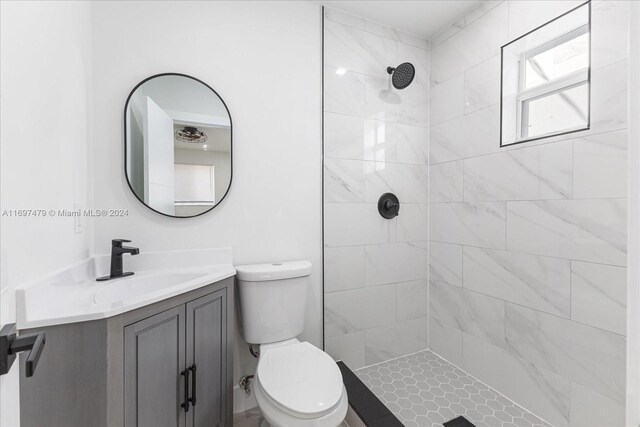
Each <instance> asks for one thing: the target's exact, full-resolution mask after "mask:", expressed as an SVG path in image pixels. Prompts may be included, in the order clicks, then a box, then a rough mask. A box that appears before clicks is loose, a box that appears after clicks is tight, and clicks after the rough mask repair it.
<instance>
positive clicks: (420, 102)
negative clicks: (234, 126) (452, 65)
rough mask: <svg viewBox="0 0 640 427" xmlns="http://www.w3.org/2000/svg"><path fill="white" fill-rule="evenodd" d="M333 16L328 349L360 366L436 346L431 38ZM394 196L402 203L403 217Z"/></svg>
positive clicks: (328, 75)
mask: <svg viewBox="0 0 640 427" xmlns="http://www.w3.org/2000/svg"><path fill="white" fill-rule="evenodd" d="M324 18H325V19H324V43H325V44H324V67H325V73H324V76H325V80H324V245H325V249H324V280H325V288H324V290H325V316H324V318H325V349H326V351H327V352H328V353H329V354H331V355H332V356H333V357H334V358H336V359H342V360H343V361H345V363H346V364H347V365H348V366H349V367H350V368H351V369H356V368H360V367H362V366H365V365H370V364H373V363H378V362H381V361H384V360H387V359H390V358H394V357H398V356H402V355H405V354H408V353H413V352H416V351H419V350H423V349H426V348H427V346H428V332H429V328H428V309H429V303H428V294H429V282H428V274H429V262H428V240H429V239H428V232H429V228H428V207H429V205H428V202H429V200H428V197H429V181H428V168H429V164H428V156H429V150H428V138H429V129H428V125H429V85H430V78H429V43H428V42H427V41H426V40H421V39H419V38H417V37H414V36H411V35H409V34H406V33H403V32H401V31H397V30H395V29H393V28H389V27H384V26H381V25H378V24H375V23H372V22H369V21H366V20H364V19H361V18H359V17H357V16H353V15H348V14H345V13H342V12H339V11H336V10H333V9H330V8H325V17H324ZM402 62H411V63H412V64H413V65H414V66H415V67H416V76H415V79H414V81H413V83H412V84H411V86H409V87H408V88H406V89H404V90H401V91H398V90H396V89H393V87H392V86H391V85H390V81H389V75H388V74H387V72H386V69H387V67H388V66H394V67H395V66H397V65H398V64H400V63H402ZM442 181H443V180H441V182H442ZM443 185H445V186H446V181H445V182H443ZM445 191H446V189H445V188H443V192H445ZM386 192H392V193H395V194H396V195H397V196H398V198H399V200H400V202H401V204H402V205H401V208H400V215H399V216H398V217H396V218H394V219H391V220H388V219H384V218H382V217H381V216H380V214H379V213H378V210H377V202H378V198H379V197H380V196H381V195H382V194H383V193H386ZM501 212H502V214H504V209H502V210H501ZM503 244H504V241H503ZM588 298H589V294H588V291H586V290H585V299H586V300H588ZM503 338H504V337H503Z"/></svg>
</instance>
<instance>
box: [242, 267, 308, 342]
mask: <svg viewBox="0 0 640 427" xmlns="http://www.w3.org/2000/svg"><path fill="white" fill-rule="evenodd" d="M310 274H311V262H309V261H289V262H274V263H270V264H253V265H241V266H237V267H236V279H237V281H238V298H239V302H240V323H241V328H242V335H243V337H244V339H245V341H247V342H248V343H249V344H267V343H274V342H278V341H284V340H288V339H291V338H295V337H296V336H298V335H300V334H301V333H302V331H303V330H304V315H305V311H306V307H307V288H308V287H309V281H310Z"/></svg>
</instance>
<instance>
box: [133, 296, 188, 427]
mask: <svg viewBox="0 0 640 427" xmlns="http://www.w3.org/2000/svg"><path fill="white" fill-rule="evenodd" d="M184 370H185V309H184V306H180V307H175V308H172V309H171V310H167V311H164V312H162V313H159V314H156V315H155V316H151V317H149V318H148V319H144V320H141V321H140V322H137V323H134V324H133V325H129V326H127V327H126V328H125V329H124V424H125V426H127V427H129V426H157V427H163V426H166V427H176V426H179V427H184V425H185V414H186V413H185V411H184V409H183V408H182V407H181V406H180V405H181V403H183V402H184V392H183V391H184V385H183V381H184V378H181V375H180V373H181V372H184Z"/></svg>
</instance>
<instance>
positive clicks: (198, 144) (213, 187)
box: [125, 74, 232, 217]
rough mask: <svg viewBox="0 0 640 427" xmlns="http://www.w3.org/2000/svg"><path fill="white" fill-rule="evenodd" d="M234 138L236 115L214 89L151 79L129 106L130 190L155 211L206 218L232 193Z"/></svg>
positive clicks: (177, 78)
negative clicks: (232, 120)
mask: <svg viewBox="0 0 640 427" xmlns="http://www.w3.org/2000/svg"><path fill="white" fill-rule="evenodd" d="M231 140H232V133H231V116H230V115H229V111H228V110H227V107H226V105H225V103H224V102H223V101H222V99H221V98H220V97H219V96H218V94H217V93H216V92H215V91H214V90H213V89H211V88H210V87H209V86H207V85H206V84H204V83H203V82H201V81H199V80H197V79H195V78H193V77H189V76H185V75H180V74H163V75H158V76H154V77H150V78H148V79H146V80H144V81H143V82H142V83H140V84H139V85H138V86H137V87H136V88H135V89H134V90H133V91H132V92H131V94H130V95H129V99H128V100H127V104H126V107H125V157H126V158H125V169H126V176H127V180H128V182H129V186H130V187H131V190H132V191H133V193H134V194H135V195H136V197H137V198H138V199H139V200H140V201H141V202H143V203H144V204H145V205H146V206H147V207H149V208H151V209H153V210H154V211H156V212H159V213H161V214H164V215H168V216H174V217H191V216H197V215H201V214H203V213H205V212H207V211H209V210H211V209H213V208H214V207H215V206H216V205H217V204H218V203H220V201H221V200H222V199H223V198H224V196H225V195H226V193H227V191H228V190H229V186H230V184H231V175H232V161H231Z"/></svg>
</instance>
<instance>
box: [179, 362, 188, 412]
mask: <svg viewBox="0 0 640 427" xmlns="http://www.w3.org/2000/svg"><path fill="white" fill-rule="evenodd" d="M190 373H191V369H190V368H187V369H185V370H184V371H182V372H180V375H182V376H183V377H184V403H182V404H181V405H180V406H182V407H183V408H184V412H189V374H190Z"/></svg>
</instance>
